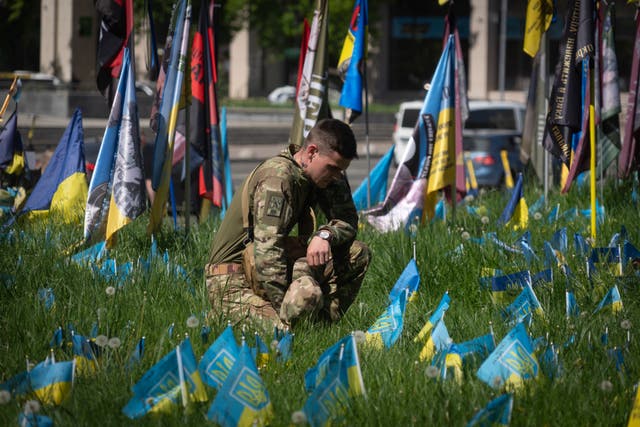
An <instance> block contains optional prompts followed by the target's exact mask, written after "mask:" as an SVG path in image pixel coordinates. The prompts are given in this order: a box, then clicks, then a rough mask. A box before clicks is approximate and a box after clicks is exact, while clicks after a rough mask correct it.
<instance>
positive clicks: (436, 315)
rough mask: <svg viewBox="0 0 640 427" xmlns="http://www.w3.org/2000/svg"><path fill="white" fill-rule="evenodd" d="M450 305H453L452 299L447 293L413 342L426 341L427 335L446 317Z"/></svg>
mask: <svg viewBox="0 0 640 427" xmlns="http://www.w3.org/2000/svg"><path fill="white" fill-rule="evenodd" d="M450 303H451V297H450V296H449V291H447V292H445V293H444V295H442V298H440V302H439V303H438V306H437V307H436V309H435V311H434V312H433V314H431V316H429V319H428V320H427V323H425V324H424V326H423V327H422V329H421V330H420V332H418V335H416V337H415V338H414V339H413V341H415V342H418V341H424V339H425V338H427V334H428V333H429V332H431V329H433V327H434V326H435V325H436V323H438V322H439V321H440V320H441V319H442V316H444V313H445V312H446V311H447V310H448V309H449V304H450Z"/></svg>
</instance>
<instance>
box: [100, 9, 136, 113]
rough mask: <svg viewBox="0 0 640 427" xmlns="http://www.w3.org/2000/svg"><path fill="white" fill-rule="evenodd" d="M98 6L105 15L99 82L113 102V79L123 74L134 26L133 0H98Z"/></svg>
mask: <svg viewBox="0 0 640 427" xmlns="http://www.w3.org/2000/svg"><path fill="white" fill-rule="evenodd" d="M95 6H96V11H97V12H98V13H99V14H100V16H101V21H100V35H99V38H98V52H97V55H96V58H97V62H98V64H97V65H98V73H97V77H96V83H97V85H98V90H99V91H100V92H101V93H102V94H103V95H104V96H105V97H106V98H107V100H108V101H109V105H111V103H112V101H113V96H114V94H115V85H114V84H113V82H114V81H115V80H117V79H118V77H119V76H120V69H121V68H122V55H123V53H124V48H125V46H127V45H128V44H129V39H130V36H131V33H132V29H133V0H96V3H95Z"/></svg>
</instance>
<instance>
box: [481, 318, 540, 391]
mask: <svg viewBox="0 0 640 427" xmlns="http://www.w3.org/2000/svg"><path fill="white" fill-rule="evenodd" d="M538 370H539V365H538V360H537V359H536V356H535V355H534V353H533V342H532V341H531V337H529V334H527V331H526V329H525V327H524V324H523V323H518V324H517V325H516V326H515V327H514V328H513V329H511V331H509V333H508V334H507V335H506V336H505V337H504V338H503V339H502V341H500V344H498V346H497V347H496V349H495V350H494V351H493V352H492V353H491V354H490V355H489V357H488V358H487V359H486V360H485V361H484V362H483V363H482V365H480V368H479V369H478V372H477V376H478V378H480V379H481V380H482V381H484V382H485V383H487V384H488V385H489V386H491V387H493V388H495V389H499V388H502V387H503V386H507V387H514V388H517V387H519V386H521V385H522V384H523V383H524V381H525V380H527V379H530V378H535V377H537V376H538Z"/></svg>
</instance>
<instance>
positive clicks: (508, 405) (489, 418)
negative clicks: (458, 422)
mask: <svg viewBox="0 0 640 427" xmlns="http://www.w3.org/2000/svg"><path fill="white" fill-rule="evenodd" d="M512 410H513V394H503V395H501V396H498V397H496V398H495V399H493V400H492V401H491V402H489V403H488V404H487V406H485V407H484V408H483V409H481V410H480V411H478V412H477V413H476V414H475V415H474V416H473V418H472V419H471V420H470V421H469V423H468V424H467V427H472V426H483V427H485V426H486V427H489V426H508V425H509V423H510V422H511V411H512Z"/></svg>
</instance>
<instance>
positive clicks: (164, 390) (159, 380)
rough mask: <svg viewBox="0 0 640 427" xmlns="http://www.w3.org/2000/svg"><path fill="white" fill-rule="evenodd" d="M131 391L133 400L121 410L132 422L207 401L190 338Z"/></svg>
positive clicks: (162, 360) (160, 362)
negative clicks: (179, 406)
mask: <svg viewBox="0 0 640 427" xmlns="http://www.w3.org/2000/svg"><path fill="white" fill-rule="evenodd" d="M131 390H132V391H133V397H132V398H131V400H129V402H128V403H127V405H126V406H125V407H124V408H122V412H123V413H124V414H125V415H126V416H127V417H129V418H131V419H136V418H140V417H142V416H144V415H145V414H147V413H149V412H157V413H161V412H169V411H172V410H173V409H174V408H175V407H176V405H180V404H181V403H182V405H186V404H187V402H188V401H195V402H204V401H206V400H207V392H206V390H205V388H204V384H202V380H201V379H200V374H199V373H198V367H197V363H196V357H195V355H194V354H193V349H192V347H191V341H190V340H189V338H186V339H185V340H184V341H182V343H180V345H179V346H177V347H176V348H175V350H173V351H171V352H170V353H169V354H167V355H166V356H164V357H163V358H162V359H161V360H160V361H159V362H158V363H156V364H155V365H154V366H153V367H152V368H151V369H149V370H148V371H147V372H146V373H145V374H144V375H143V376H142V378H140V380H139V381H138V382H137V383H136V384H135V385H134V386H133V387H132V388H131Z"/></svg>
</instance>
